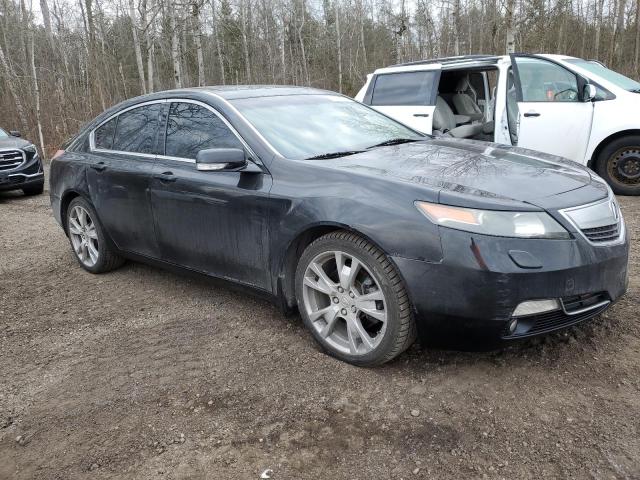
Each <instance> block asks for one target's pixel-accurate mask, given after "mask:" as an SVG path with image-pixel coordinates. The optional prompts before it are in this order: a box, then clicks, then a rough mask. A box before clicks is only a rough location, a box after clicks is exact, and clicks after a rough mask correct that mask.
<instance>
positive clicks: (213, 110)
mask: <svg viewBox="0 0 640 480" xmlns="http://www.w3.org/2000/svg"><path fill="white" fill-rule="evenodd" d="M166 101H167V102H168V103H169V105H170V104H172V103H192V104H194V105H198V106H200V107H203V108H205V109H207V110H209V111H210V112H211V113H213V114H214V115H215V116H216V117H218V118H219V119H220V120H222V123H224V124H225V126H226V127H227V128H228V129H229V130H230V131H231V133H233V134H234V135H235V137H236V138H237V139H238V140H239V141H240V143H241V144H242V146H243V147H244V148H245V150H246V151H247V153H248V154H249V157H251V159H252V160H253V161H254V162H257V161H259V157H258V156H257V155H256V154H255V152H254V151H253V149H252V148H251V147H250V146H249V144H247V142H245V140H244V138H242V137H241V136H240V134H239V133H238V131H237V130H236V129H235V128H234V126H233V125H231V123H229V121H228V120H227V119H226V118H224V116H223V115H222V114H221V113H220V112H218V110H217V109H216V108H214V107H212V106H211V105H209V104H206V103H204V102H201V101H199V100H192V99H190V98H168V99H166ZM168 127H169V112H167V121H166V122H165V125H164V142H163V146H162V154H161V155H157V156H156V157H157V158H158V159H161V160H175V161H178V162H188V163H196V161H195V160H194V159H193V158H186V157H173V156H170V155H165V153H166V143H167V128H168Z"/></svg>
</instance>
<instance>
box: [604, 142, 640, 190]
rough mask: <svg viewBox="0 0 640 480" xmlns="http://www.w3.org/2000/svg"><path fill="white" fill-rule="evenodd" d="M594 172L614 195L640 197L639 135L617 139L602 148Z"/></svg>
mask: <svg viewBox="0 0 640 480" xmlns="http://www.w3.org/2000/svg"><path fill="white" fill-rule="evenodd" d="M596 171H597V173H598V175H600V176H601V177H602V178H604V179H605V180H606V181H607V183H608V184H609V185H610V186H611V189H612V190H613V192H614V193H615V194H616V195H640V135H629V136H626V137H622V138H617V139H615V140H613V141H612V142H611V143H609V144H608V145H607V146H606V147H604V148H603V149H602V152H600V155H598V160H597V164H596Z"/></svg>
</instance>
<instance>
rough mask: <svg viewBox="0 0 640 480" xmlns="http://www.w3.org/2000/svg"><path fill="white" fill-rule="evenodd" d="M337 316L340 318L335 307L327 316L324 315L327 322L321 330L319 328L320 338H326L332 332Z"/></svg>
mask: <svg viewBox="0 0 640 480" xmlns="http://www.w3.org/2000/svg"><path fill="white" fill-rule="evenodd" d="M338 318H340V316H339V315H338V309H335V310H334V311H333V313H332V314H329V315H327V317H325V320H326V321H327V324H326V325H325V326H324V328H323V329H322V330H320V335H321V336H322V338H327V337H328V336H329V335H331V334H332V333H333V329H334V328H335V326H336V323H338Z"/></svg>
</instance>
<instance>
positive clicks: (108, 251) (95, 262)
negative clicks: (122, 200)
mask: <svg viewBox="0 0 640 480" xmlns="http://www.w3.org/2000/svg"><path fill="white" fill-rule="evenodd" d="M66 229H67V236H68V237H69V242H70V243H71V248H72V249H73V253H74V255H75V257H76V260H78V263H79V264H80V266H81V267H82V268H84V269H85V270H86V271H88V272H91V273H104V272H108V271H110V270H113V269H115V268H118V267H119V266H120V265H122V264H123V263H124V259H123V258H122V257H120V256H119V255H118V254H117V253H116V251H115V250H114V248H113V247H112V246H111V244H110V243H109V241H108V240H107V237H106V235H105V232H104V228H103V227H102V224H101V223H100V221H99V220H98V215H97V214H96V211H95V210H94V208H93V206H92V205H91V204H90V203H89V202H87V201H86V200H85V199H84V198H82V197H76V198H74V199H73V200H72V201H71V203H70V204H69V207H68V208H67V212H66Z"/></svg>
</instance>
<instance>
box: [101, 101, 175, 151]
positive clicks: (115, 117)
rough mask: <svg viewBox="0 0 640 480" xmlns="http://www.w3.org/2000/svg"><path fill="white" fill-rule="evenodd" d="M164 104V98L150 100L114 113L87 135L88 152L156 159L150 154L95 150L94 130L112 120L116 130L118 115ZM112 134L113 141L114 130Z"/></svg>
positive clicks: (103, 149) (106, 149) (105, 149)
mask: <svg viewBox="0 0 640 480" xmlns="http://www.w3.org/2000/svg"><path fill="white" fill-rule="evenodd" d="M166 102H167V99H166V98H163V99H161V100H150V101H148V102H142V103H136V104H135V105H131V106H130V107H127V108H125V109H124V110H120V111H119V112H116V113H114V114H113V115H111V116H110V117H109V118H107V119H105V120H103V121H102V122H100V124H99V125H96V127H95V128H94V129H93V130H91V133H90V134H89V151H90V152H98V153H115V154H118V155H131V156H134V157H141V158H150V159H154V158H156V157H157V155H155V154H152V153H138V152H125V151H122V150H113V149H108V148H97V147H96V139H95V135H96V130H98V129H99V128H100V127H101V126H102V125H104V124H105V123H108V122H110V121H111V120H113V119H115V120H116V129H117V126H118V117H120V115H122V114H123V113H126V112H128V111H129V110H134V109H136V108H139V107H144V106H146V105H155V104H156V103H166ZM113 133H114V139H115V133H116V130H114V132H113ZM157 134H158V132H156V138H157Z"/></svg>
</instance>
